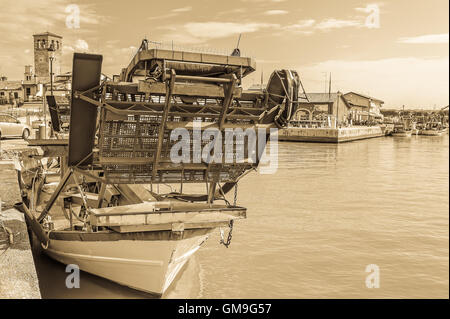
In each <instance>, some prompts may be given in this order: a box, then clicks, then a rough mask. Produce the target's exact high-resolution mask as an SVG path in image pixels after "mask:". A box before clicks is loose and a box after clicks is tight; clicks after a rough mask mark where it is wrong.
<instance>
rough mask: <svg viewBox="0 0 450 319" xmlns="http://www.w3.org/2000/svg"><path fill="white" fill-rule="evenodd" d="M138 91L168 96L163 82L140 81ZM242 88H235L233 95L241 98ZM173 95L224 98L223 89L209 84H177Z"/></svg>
mask: <svg viewBox="0 0 450 319" xmlns="http://www.w3.org/2000/svg"><path fill="white" fill-rule="evenodd" d="M138 91H139V92H142V93H148V94H158V95H164V94H166V87H165V84H164V83H163V82H153V83H151V82H146V81H139V87H138ZM241 94H242V88H240V87H235V88H234V91H233V95H234V96H235V97H237V98H239V97H240V96H241ZM173 95H186V96H195V97H209V98H223V97H224V92H223V88H222V87H221V86H219V85H216V84H209V83H179V82H178V83H175V86H174V91H173Z"/></svg>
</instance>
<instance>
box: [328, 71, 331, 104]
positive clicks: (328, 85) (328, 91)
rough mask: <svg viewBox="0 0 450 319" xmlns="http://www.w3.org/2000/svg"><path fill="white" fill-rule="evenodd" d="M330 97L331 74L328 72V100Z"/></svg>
mask: <svg viewBox="0 0 450 319" xmlns="http://www.w3.org/2000/svg"><path fill="white" fill-rule="evenodd" d="M330 97H331V72H330V83H329V84H328V98H330Z"/></svg>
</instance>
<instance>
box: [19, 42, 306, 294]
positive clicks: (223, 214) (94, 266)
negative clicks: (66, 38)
mask: <svg viewBox="0 0 450 319" xmlns="http://www.w3.org/2000/svg"><path fill="white" fill-rule="evenodd" d="M102 58H103V57H102V56H101V55H94V54H81V53H75V54H74V57H73V71H72V85H71V103H70V125H69V127H68V132H64V131H63V130H61V127H59V126H58V125H57V124H58V116H59V114H58V105H57V104H56V103H55V101H54V99H52V97H51V96H48V97H47V101H48V104H49V111H50V113H51V117H52V125H53V129H54V131H55V138H53V139H35V140H31V139H30V140H28V142H29V146H30V147H31V148H30V150H29V151H27V152H23V153H22V154H21V155H20V156H19V157H18V158H17V162H16V168H17V172H18V180H19V186H20V189H21V194H22V202H21V203H18V204H17V205H16V207H17V208H18V209H19V210H21V211H22V212H23V213H24V214H25V216H26V219H27V223H28V225H29V226H30V228H31V230H32V231H33V233H34V234H35V237H36V238H37V239H38V240H39V241H40V244H41V246H42V249H43V250H44V252H45V253H46V254H47V255H48V256H50V257H51V258H53V259H55V260H57V261H59V262H61V263H64V264H75V265H78V267H79V268H80V269H81V270H84V271H86V272H89V273H92V274H95V275H97V276H100V277H103V278H106V279H109V280H111V281H114V282H117V283H119V284H121V285H125V286H128V287H131V288H134V289H137V290H141V291H144V292H148V293H152V294H156V295H162V294H163V293H164V292H165V291H166V290H167V289H168V287H169V286H170V285H171V283H172V282H173V281H174V278H176V277H177V274H178V273H179V272H180V270H181V269H182V268H183V266H184V265H185V264H186V262H187V261H188V260H189V258H190V257H191V256H192V255H193V254H194V253H195V252H196V251H197V250H198V249H199V248H200V247H201V246H202V245H203V244H204V243H205V241H206V240H207V238H208V236H209V234H210V233H211V232H212V231H214V230H215V229H218V228H219V229H220V234H221V243H222V244H223V245H224V246H225V247H228V246H229V245H230V243H231V238H232V231H233V225H234V222H235V221H236V220H239V219H243V218H246V208H245V207H241V206H239V205H238V203H237V195H238V193H237V185H238V182H239V181H240V179H241V178H243V177H244V176H245V175H246V174H248V173H250V172H252V171H254V170H255V169H256V168H257V167H258V165H259V163H260V159H261V157H262V156H264V154H265V144H266V142H267V139H268V138H269V136H270V134H269V133H270V129H271V128H273V127H277V126H283V125H285V124H286V123H287V122H288V121H289V119H290V117H291V115H292V111H293V103H292V101H293V100H297V94H298V88H299V78H298V75H297V73H296V72H295V71H291V70H279V71H274V72H273V74H272V76H271V77H270V80H269V82H268V85H267V88H266V89H264V90H262V91H261V92H245V91H243V90H242V87H241V80H242V78H243V77H245V76H246V75H248V74H250V73H251V72H253V71H254V70H255V62H254V60H253V59H251V58H246V57H241V56H240V54H237V55H236V54H234V55H233V56H227V55H216V54H204V53H195V52H184V51H174V50H163V49H154V48H153V49H151V48H149V45H148V41H146V40H144V41H143V42H142V44H141V46H140V48H139V50H138V52H137V53H136V55H135V56H134V58H133V59H132V60H131V62H130V63H129V65H128V66H127V67H126V68H124V69H122V71H121V73H120V75H118V76H114V77H113V78H112V79H109V78H102V77H101V64H102ZM208 129H209V130H211V131H212V132H213V134H212V135H211V134H210V135H209V136H208V138H205V134H206V133H208ZM235 129H237V131H239V129H240V130H241V131H243V130H254V131H256V132H261V131H262V134H256V135H255V136H256V137H257V141H255V142H256V143H255V145H257V148H255V149H253V152H252V145H253V144H251V143H250V142H249V140H250V139H249V138H242V139H240V138H239V136H240V135H239V136H235V138H233V136H232V138H231V146H232V150H235V153H233V154H232V156H231V161H227V160H225V158H224V157H225V156H221V157H220V158H219V159H218V160H217V161H211V157H213V158H214V159H217V158H216V157H215V155H216V145H219V144H218V143H219V142H218V141H219V139H218V138H217V136H220V137H222V140H224V141H225V139H226V137H227V135H226V132H227V131H230V130H231V131H232V130H235ZM174 132H175V133H179V135H176V136H175V135H174ZM246 132H247V131H246ZM236 134H238V133H236ZM180 137H181V139H180ZM185 138H186V139H185ZM195 145H197V147H198V149H200V150H202V152H201V153H200V154H201V155H200V156H199V157H197V155H198V153H197V152H196V149H195ZM177 146H179V148H176V147H177ZM190 146H193V147H194V148H190ZM208 146H210V147H211V148H210V149H206V148H205V147H208ZM225 146H226V145H225ZM241 146H243V148H244V150H245V151H246V152H244V154H245V156H244V157H243V158H240V159H239V160H238V157H237V149H238V147H241ZM185 147H187V151H186V152H184V151H185V150H186V149H185ZM174 149H175V150H176V152H174ZM205 149H206V152H205ZM211 149H213V150H214V155H212V154H211ZM240 149H241V148H240ZM218 150H223V147H222V146H220V148H218ZM180 151H181V153H183V154H182V156H181V160H179V161H175V160H174V157H176V158H177V159H180V158H179V157H177V156H176V155H179V153H180ZM218 153H219V154H220V151H219V152H218ZM205 154H206V155H205ZM225 155H228V154H227V153H225ZM194 158H195V159H198V160H194ZM186 159H187V160H186ZM233 189H234V195H233ZM227 194H228V195H229V194H232V196H233V198H234V199H230V198H227ZM227 229H228V231H227V233H228V234H227V235H226V230H227ZM236 262H239V261H236Z"/></svg>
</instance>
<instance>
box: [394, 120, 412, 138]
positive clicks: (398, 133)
mask: <svg viewBox="0 0 450 319" xmlns="http://www.w3.org/2000/svg"><path fill="white" fill-rule="evenodd" d="M391 135H392V136H395V137H411V135H412V130H411V129H410V128H409V126H407V125H406V124H405V123H402V124H395V125H394V130H393V132H392V134H391Z"/></svg>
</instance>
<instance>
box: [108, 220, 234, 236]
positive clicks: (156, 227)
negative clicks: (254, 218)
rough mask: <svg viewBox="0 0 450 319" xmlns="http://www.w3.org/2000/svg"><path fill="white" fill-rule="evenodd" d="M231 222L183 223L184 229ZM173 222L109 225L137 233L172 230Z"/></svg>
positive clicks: (120, 231)
mask: <svg viewBox="0 0 450 319" xmlns="http://www.w3.org/2000/svg"><path fill="white" fill-rule="evenodd" d="M229 224H230V221H229V220H223V221H211V222H197V223H193V222H189V223H183V228H184V229H200V228H203V229H205V228H206V229H208V228H209V229H211V228H218V227H227V226H228V225H229ZM172 225H173V223H165V224H153V225H123V226H109V228H110V229H112V230H114V231H116V232H118V233H135V232H148V231H161V230H172Z"/></svg>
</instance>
